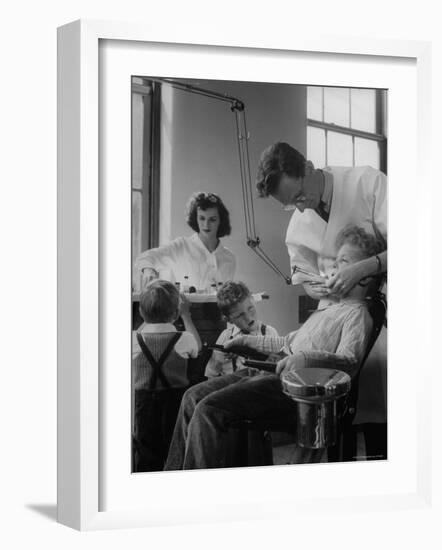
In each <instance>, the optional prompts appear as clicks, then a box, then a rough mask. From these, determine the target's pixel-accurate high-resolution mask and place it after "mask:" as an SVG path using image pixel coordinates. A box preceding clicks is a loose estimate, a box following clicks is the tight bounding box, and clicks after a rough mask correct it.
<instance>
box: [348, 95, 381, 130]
mask: <svg viewBox="0 0 442 550" xmlns="http://www.w3.org/2000/svg"><path fill="white" fill-rule="evenodd" d="M350 97H351V127H352V128H356V129H357V130H364V131H365V132H376V91H375V90H357V89H352V90H351V91H350Z"/></svg>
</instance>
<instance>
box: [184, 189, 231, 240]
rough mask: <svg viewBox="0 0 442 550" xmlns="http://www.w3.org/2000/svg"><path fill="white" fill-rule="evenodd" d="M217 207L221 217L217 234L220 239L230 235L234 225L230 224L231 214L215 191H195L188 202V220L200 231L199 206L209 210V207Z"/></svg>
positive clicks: (193, 227)
mask: <svg viewBox="0 0 442 550" xmlns="http://www.w3.org/2000/svg"><path fill="white" fill-rule="evenodd" d="M214 207H215V208H217V209H218V214H219V218H220V224H219V227H218V232H217V234H216V236H217V237H218V239H220V238H221V237H225V236H226V235H230V233H231V231H232V227H231V225H230V214H229V211H228V210H227V208H226V207H225V206H224V203H223V201H222V200H221V199H220V198H219V197H218V195H215V193H203V192H202V191H199V192H198V193H194V194H193V195H192V196H191V197H190V199H189V202H188V203H187V208H186V210H187V214H186V222H187V225H188V226H189V227H191V228H192V229H193V230H194V231H195V232H196V233H199V227H198V221H197V213H198V208H200V209H201V210H207V209H208V208H214Z"/></svg>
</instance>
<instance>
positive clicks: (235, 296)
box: [216, 281, 251, 317]
mask: <svg viewBox="0 0 442 550" xmlns="http://www.w3.org/2000/svg"><path fill="white" fill-rule="evenodd" d="M249 296H251V293H250V290H249V289H248V288H247V287H246V285H245V284H244V283H242V282H241V281H238V282H235V281H227V282H226V283H224V284H223V285H222V286H221V288H220V289H219V290H218V293H217V295H216V302H217V304H218V308H219V310H220V312H221V313H222V314H223V315H224V316H225V317H228V316H229V315H230V310H231V309H232V307H234V306H236V305H237V304H239V303H241V302H242V301H243V300H245V299H246V298H248V297H249Z"/></svg>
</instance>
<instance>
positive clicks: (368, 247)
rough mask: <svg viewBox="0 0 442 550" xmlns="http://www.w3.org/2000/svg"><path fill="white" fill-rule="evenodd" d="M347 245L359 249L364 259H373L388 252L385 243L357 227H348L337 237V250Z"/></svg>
mask: <svg viewBox="0 0 442 550" xmlns="http://www.w3.org/2000/svg"><path fill="white" fill-rule="evenodd" d="M345 243H349V244H352V245H353V246H356V247H358V248H359V249H360V250H361V252H362V254H363V256H364V258H371V257H372V256H376V254H380V253H381V252H383V251H384V250H386V246H385V242H383V241H382V240H381V239H379V238H378V237H376V236H375V235H372V234H371V233H367V231H365V229H363V228H362V227H358V226H356V225H348V226H346V227H344V229H342V230H341V231H340V232H339V234H338V236H337V237H336V250H339V249H340V248H341V246H342V245H343V244H345Z"/></svg>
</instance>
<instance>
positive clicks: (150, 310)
mask: <svg viewBox="0 0 442 550" xmlns="http://www.w3.org/2000/svg"><path fill="white" fill-rule="evenodd" d="M179 311H180V293H179V291H178V289H177V288H176V286H175V285H174V284H173V283H171V282H169V281H163V280H162V279H157V280H155V281H151V282H150V283H149V284H148V285H147V287H146V288H145V290H144V291H143V292H142V293H141V296H140V315H141V317H142V318H143V319H144V321H146V323H173V321H175V320H176V319H177V318H178V315H179Z"/></svg>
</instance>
